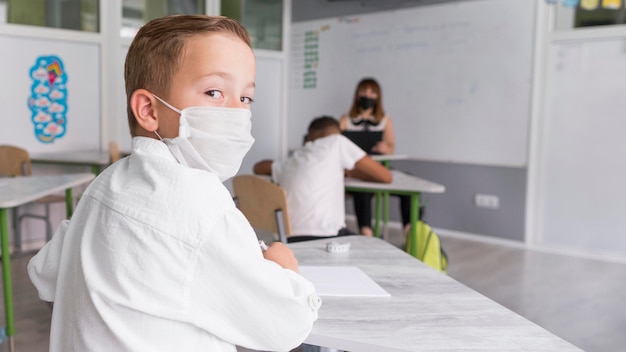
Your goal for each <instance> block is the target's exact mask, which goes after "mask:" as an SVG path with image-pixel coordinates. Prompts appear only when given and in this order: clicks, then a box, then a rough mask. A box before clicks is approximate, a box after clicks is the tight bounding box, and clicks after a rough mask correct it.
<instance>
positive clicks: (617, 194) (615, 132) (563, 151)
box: [539, 39, 626, 253]
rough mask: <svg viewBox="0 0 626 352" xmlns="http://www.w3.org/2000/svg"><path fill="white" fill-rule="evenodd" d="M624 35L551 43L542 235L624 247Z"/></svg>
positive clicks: (552, 240) (550, 240) (549, 240)
mask: <svg viewBox="0 0 626 352" xmlns="http://www.w3.org/2000/svg"><path fill="white" fill-rule="evenodd" d="M625 48H626V41H625V40H624V39H611V40H595V41H579V42H569V43H560V44H556V45H553V46H552V47H551V52H550V61H549V63H550V65H549V67H548V74H549V76H548V79H549V82H550V85H549V90H548V92H547V104H548V106H549V108H548V111H547V113H546V114H545V119H544V127H543V131H544V132H543V136H542V140H543V148H542V151H541V158H540V160H542V166H541V170H542V173H541V178H540V180H541V182H540V184H542V185H543V186H542V187H541V188H542V189H541V190H540V192H539V193H540V194H541V196H542V197H543V211H542V213H541V216H540V217H539V218H540V219H543V221H542V222H541V224H540V233H541V234H542V235H541V236H540V237H541V238H540V241H541V242H542V243H543V244H552V245H568V246H574V247H578V248H594V249H596V250H606V251H614V252H621V253H626V236H624V235H625V234H626V216H625V214H626V187H624V180H626V138H625V136H626V117H625V116H626V112H625V109H624V107H626V79H624V77H626V51H625Z"/></svg>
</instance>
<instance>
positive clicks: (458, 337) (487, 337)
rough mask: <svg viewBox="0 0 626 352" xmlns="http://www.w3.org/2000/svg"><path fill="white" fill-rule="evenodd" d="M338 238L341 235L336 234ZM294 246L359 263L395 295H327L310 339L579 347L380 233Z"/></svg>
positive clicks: (309, 258)
mask: <svg viewBox="0 0 626 352" xmlns="http://www.w3.org/2000/svg"><path fill="white" fill-rule="evenodd" d="M334 240H336V239H334ZM328 241H329V240H315V241H307V242H298V243H292V244H289V247H290V248H291V249H292V250H293V251H294V253H295V255H296V257H297V258H298V262H299V264H300V265H322V266H356V267H359V268H360V269H361V270H362V271H363V272H364V273H366V274H367V275H368V276H369V277H370V278H372V279H373V280H374V281H375V282H376V283H378V284H379V285H380V286H381V287H382V288H384V289H385V290H386V291H387V292H388V293H390V294H391V297H378V298H363V297H359V298H356V297H350V298H347V297H322V306H321V308H320V310H319V317H318V320H317V321H316V322H315V325H314V326H313V330H312V331H311V334H310V335H309V336H308V337H307V339H306V341H305V342H306V343H308V344H312V345H318V346H326V347H332V348H338V349H342V350H346V351H357V352H399V351H580V350H579V349H578V348H576V347H575V346H573V345H571V344H570V343H568V342H567V341H565V340H563V339H561V338H559V337H557V336H555V335H553V334H552V333H550V332H548V331H547V330H545V329H543V328H542V327H540V326H538V325H536V324H534V323H532V322H530V321H528V320H526V319H525V318H523V317H522V316H520V315H518V314H516V313H514V312H512V311H510V310H508V309H507V308H505V307H503V306H501V305H499V304H498V303H496V302H494V301H492V300H490V299H489V298H487V297H485V296H483V295H481V294H479V293H478V292H476V291H473V290H472V289H470V288H468V287H466V286H464V285H462V284H461V283H459V282H457V281H456V280H454V279H452V278H450V277H448V276H446V275H443V274H441V273H439V272H438V271H435V270H434V269H432V268H430V267H429V266H427V265H425V264H424V263H422V262H420V261H419V260H417V259H415V258H413V257H411V256H409V255H407V254H406V253H404V252H402V251H401V250H399V249H398V248H396V247H394V246H393V245H391V244H389V243H388V242H386V241H383V240H381V239H378V238H372V237H365V236H350V237H344V238H342V239H341V241H348V242H350V244H351V247H350V251H349V252H348V253H329V252H326V250H325V248H326V242H328Z"/></svg>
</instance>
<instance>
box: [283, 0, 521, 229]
mask: <svg viewBox="0 0 626 352" xmlns="http://www.w3.org/2000/svg"><path fill="white" fill-rule="evenodd" d="M445 2H450V1H432V2H419V3H416V2H395V1H394V2H393V4H392V2H389V1H384V0H381V1H367V2H360V1H346V2H329V1H325V0H299V1H295V2H293V5H292V6H293V13H292V19H293V22H294V24H296V23H298V22H300V21H304V20H307V21H309V20H315V19H322V18H327V17H336V16H346V15H356V14H364V13H371V12H378V11H385V10H388V9H390V8H394V9H397V8H402V7H418V6H430V5H433V4H435V3H445ZM460 2H464V1H460ZM457 3H459V1H457ZM529 6H530V7H531V8H532V4H530V3H529ZM529 26H530V27H531V28H532V23H529ZM531 35H532V33H528V36H529V37H530V36H531ZM530 60H531V58H530V57H529V58H528V65H529V66H530V65H531V61H530ZM292 64H293V62H292ZM338 71H341V69H340V68H338ZM377 79H379V81H385V78H384V77H377ZM356 83H357V82H356V81H355V82H349V83H345V82H343V83H338V85H341V84H343V85H344V86H345V85H347V86H349V87H350V88H348V89H349V91H348V92H347V93H346V94H347V95H348V96H351V95H352V94H353V89H354V86H355V85H356ZM387 88H389V87H387ZM382 89H383V94H385V93H388V92H389V91H388V90H385V89H386V87H385V85H383V87H382ZM292 91H293V90H292ZM291 96H292V97H291V98H290V104H291V105H292V106H291V108H290V111H291V112H292V113H291V114H290V116H289V121H290V122H289V127H288V129H289V134H290V135H292V136H294V135H295V136H298V135H301V134H302V133H303V131H301V130H302V126H305V125H306V121H309V120H310V118H311V117H312V116H309V115H310V114H307V112H306V111H301V113H300V112H299V111H298V109H297V108H296V107H294V106H293V105H294V101H293V93H292V95H291ZM344 100H345V99H344ZM390 101H391V99H389V96H388V95H387V96H386V97H385V102H386V109H387V110H388V111H393V110H394V107H393V106H391V105H390V103H389V102H390ZM524 103H525V104H527V105H530V102H529V101H527V100H526V101H525V102H524ZM344 105H346V107H345V109H347V108H348V105H349V99H348V100H347V101H346V102H345V104H344ZM415 110H416V115H417V117H416V118H415V119H416V121H419V118H420V117H419V111H420V108H419V106H416V108H415ZM343 112H345V111H343V110H338V111H333V112H330V111H329V112H328V113H331V114H334V115H340V114H342V113H343ZM337 117H338V116H337ZM392 117H393V114H392ZM522 118H523V120H522V121H521V123H522V124H525V125H527V124H529V123H530V122H529V121H530V117H529V116H527V115H525V116H522ZM294 120H295V122H294ZM394 121H396V124H395V129H396V130H401V131H402V128H403V125H401V124H398V122H397V120H394ZM418 125H419V123H418ZM452 126H454V125H452ZM486 127H487V128H488V127H489V126H486ZM404 132H406V131H404ZM404 134H405V135H406V133H404ZM401 135H402V134H401ZM443 142H444V143H450V144H454V143H456V142H457V141H456V140H455V139H452V138H451V139H450V140H449V141H447V142H446V141H445V140H444V141H443ZM526 142H527V141H526V140H523V141H522V143H524V144H523V145H520V146H519V147H521V148H522V149H524V150H525V148H526V147H527V146H526V144H525V143H526ZM294 143H295V142H293V141H291V140H290V147H292V148H293V147H295V145H292V144H294ZM397 143H398V144H399V145H402V144H404V145H406V141H397ZM467 148H471V145H467ZM404 149H405V150H403V151H402V152H403V153H406V154H409V155H411V154H412V153H411V150H410V149H411V148H410V147H408V148H406V147H405V148H404ZM496 152H498V150H494V153H496ZM413 154H417V153H413ZM521 164H522V165H520V163H517V165H506V166H499V165H485V164H474V163H467V162H449V161H436V160H435V161H433V160H412V161H403V162H395V163H393V164H392V165H393V167H395V168H397V169H399V170H402V171H406V172H408V173H411V174H414V175H416V176H419V177H424V178H426V179H429V180H432V181H435V182H438V183H441V184H443V185H445V187H446V192H445V193H444V194H437V195H425V196H424V197H423V198H424V200H425V202H426V215H425V219H426V220H427V221H428V222H429V223H430V224H431V225H432V226H434V227H436V228H440V229H449V230H453V231H455V232H462V233H469V234H480V235H485V236H489V237H494V238H504V239H511V240H515V241H524V234H525V229H524V222H525V211H524V209H525V198H526V184H527V180H526V178H527V176H526V174H527V170H526V166H525V160H523V162H522V163H521ZM476 194H488V195H495V196H497V197H499V208H498V209H490V208H482V207H477V206H476V205H475V204H474V197H475V195H476ZM396 203H397V201H396V200H392V205H391V219H392V220H394V221H399V219H400V216H399V211H398V206H397V205H396ZM346 205H347V207H346V209H347V211H348V212H349V213H351V212H353V209H352V206H351V202H350V201H347V204H346Z"/></svg>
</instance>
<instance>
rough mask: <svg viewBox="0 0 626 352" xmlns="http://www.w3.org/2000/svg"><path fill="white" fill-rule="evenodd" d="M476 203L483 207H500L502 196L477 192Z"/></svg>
mask: <svg viewBox="0 0 626 352" xmlns="http://www.w3.org/2000/svg"><path fill="white" fill-rule="evenodd" d="M474 204H475V205H476V206H477V207H481V208H489V209H498V208H499V207H500V198H498V196H496V195H493V194H481V193H477V194H476V195H475V196H474Z"/></svg>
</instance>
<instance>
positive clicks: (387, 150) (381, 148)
mask: <svg viewBox="0 0 626 352" xmlns="http://www.w3.org/2000/svg"><path fill="white" fill-rule="evenodd" d="M395 140H396V139H395V136H394V133H393V121H392V120H391V116H387V124H386V125H385V129H384V130H383V139H382V140H381V141H380V142H378V143H376V145H375V146H374V147H373V148H372V151H373V152H375V153H379V154H393V152H394V150H395V149H396V142H395Z"/></svg>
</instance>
